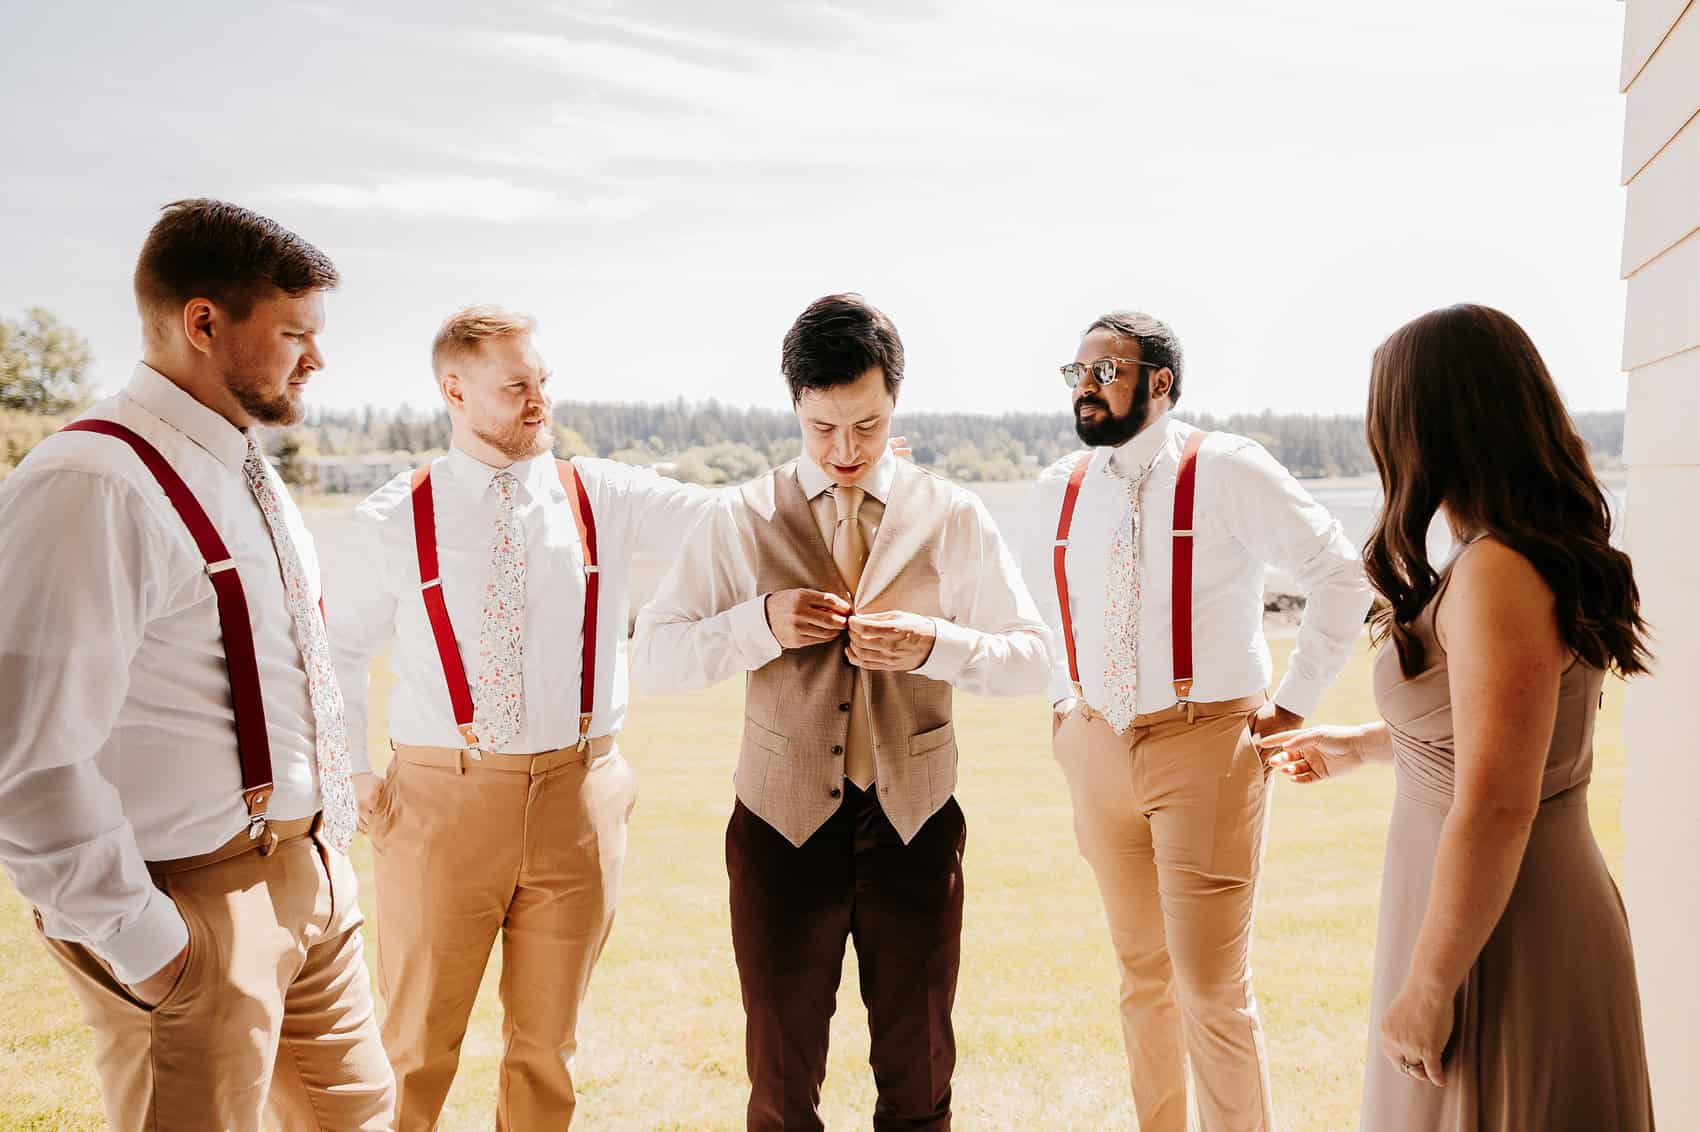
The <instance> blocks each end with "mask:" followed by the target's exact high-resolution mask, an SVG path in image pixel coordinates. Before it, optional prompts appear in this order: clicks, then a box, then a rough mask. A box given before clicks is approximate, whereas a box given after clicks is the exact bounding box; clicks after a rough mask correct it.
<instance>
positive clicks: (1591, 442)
mask: <svg viewBox="0 0 1700 1132" xmlns="http://www.w3.org/2000/svg"><path fill="white" fill-rule="evenodd" d="M1180 415H1181V416H1182V417H1183V418H1184V419H1186V420H1187V421H1189V422H1190V423H1192V424H1196V425H1198V426H1199V427H1201V428H1208V429H1218V430H1223V431H1227V432H1232V433H1237V434H1239V435H1241V436H1249V437H1251V438H1252V439H1254V440H1256V441H1257V442H1258V443H1260V444H1262V445H1263V446H1264V447H1265V448H1267V449H1269V451H1270V453H1271V454H1272V455H1273V456H1274V457H1275V459H1277V460H1278V461H1280V462H1281V463H1282V464H1283V465H1285V466H1286V467H1287V468H1289V469H1291V470H1292V472H1293V474H1295V475H1298V476H1301V477H1306V478H1314V477H1318V476H1355V475H1366V474H1369V473H1372V472H1374V470H1375V466H1374V464H1373V463H1372V462H1371V460H1370V455H1369V446H1368V444H1367V442H1366V441H1365V439H1364V424H1363V418H1362V417H1349V416H1319V415H1306V414H1297V413H1274V412H1270V411H1264V412H1261V413H1233V414H1229V415H1225V416H1217V415H1213V414H1209V413H1198V414H1193V413H1182V414H1180ZM1575 420H1576V425H1577V428H1578V430H1579V431H1580V432H1581V434H1582V437H1583V439H1584V440H1585V441H1586V442H1587V445H1588V448H1589V450H1590V452H1592V454H1593V457H1594V461H1595V463H1596V465H1597V466H1599V467H1602V468H1606V467H1615V466H1617V465H1619V464H1621V462H1622V458H1623V414H1622V413H1621V412H1593V413H1578V414H1575ZM304 428H305V429H306V430H307V431H308V432H309V433H310V434H311V439H310V441H309V444H310V446H311V447H312V449H313V450H315V451H316V452H318V453H319V454H322V455H338V454H359V453H366V452H387V451H397V452H425V451H434V450H441V449H445V448H447V447H448V443H449V422H448V415H447V414H446V413H444V412H442V411H440V410H439V411H437V412H434V413H423V412H418V411H415V410H411V409H407V408H402V409H399V410H394V411H390V410H384V409H378V408H374V407H371V406H368V407H367V408H364V409H359V410H353V411H332V410H317V411H314V412H313V413H311V414H310V415H309V417H308V420H307V424H306V425H305V426H304ZM894 431H896V432H897V433H900V434H902V435H904V436H906V437H907V438H908V440H909V443H910V446H911V447H912V448H913V449H914V452H915V460H916V462H917V463H919V464H921V465H922V466H924V467H929V468H932V469H934V470H936V471H938V472H940V473H942V474H944V475H948V476H950V477H951V478H952V479H958V480H970V481H986V480H1016V479H1025V478H1029V477H1032V476H1035V475H1037V474H1038V473H1039V471H1040V470H1041V469H1043V468H1045V467H1046V466H1048V465H1049V464H1051V463H1053V462H1054V461H1056V460H1057V459H1059V458H1060V457H1062V456H1064V455H1066V454H1067V453H1069V452H1073V451H1075V450H1077V449H1078V448H1079V447H1080V441H1079V439H1078V438H1077V437H1076V436H1075V433H1074V425H1073V422H1072V421H1071V419H1070V418H1069V416H1068V415H1067V414H1066V413H1004V414H998V415H987V414H979V413H899V414H898V415H897V418H896V421H895V430H894ZM555 433H556V451H557V452H558V453H560V454H561V455H583V454H592V455H601V456H608V457H611V458H613V459H616V460H622V461H625V462H626V463H632V464H663V465H669V466H670V467H669V470H670V471H671V472H672V474H674V475H675V476H677V477H679V478H680V479H686V480H691V481H693V482H697V483H738V482H741V481H743V480H746V479H748V478H750V477H751V476H753V475H755V474H757V473H758V472H760V471H762V470H763V469H765V468H769V467H772V466H773V465H774V464H777V463H781V462H783V461H785V460H788V459H790V458H791V457H792V456H795V455H796V454H797V451H798V449H799V447H800V442H799V440H798V438H797V421H796V418H795V417H794V416H793V415H792V414H791V413H788V412H785V411H783V410H778V409H766V408H737V407H734V406H730V405H722V404H720V403H719V402H716V401H708V402H706V403H697V404H693V403H691V402H687V401H685V400H683V399H680V400H677V401H669V402H664V403H661V404H637V403H627V402H612V401H609V402H585V401H567V402H561V403H560V404H558V405H556V406H555Z"/></svg>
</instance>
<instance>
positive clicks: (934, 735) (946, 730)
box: [909, 723, 956, 755]
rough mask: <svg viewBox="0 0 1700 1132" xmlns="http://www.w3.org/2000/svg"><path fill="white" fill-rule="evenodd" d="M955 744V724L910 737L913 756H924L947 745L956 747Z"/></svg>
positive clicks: (910, 749)
mask: <svg viewBox="0 0 1700 1132" xmlns="http://www.w3.org/2000/svg"><path fill="white" fill-rule="evenodd" d="M955 742H956V727H955V725H954V724H950V723H946V724H944V725H943V726H941V727H935V728H933V729H932V730H931V731H923V732H921V733H920V734H919V735H912V736H910V738H909V753H910V754H911V755H924V754H927V753H928V752H929V751H936V750H938V749H939V748H940V747H943V746H945V745H947V744H950V745H954V744H955Z"/></svg>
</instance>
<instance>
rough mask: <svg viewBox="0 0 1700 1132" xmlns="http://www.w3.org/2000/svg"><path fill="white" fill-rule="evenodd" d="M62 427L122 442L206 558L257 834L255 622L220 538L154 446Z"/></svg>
mask: <svg viewBox="0 0 1700 1132" xmlns="http://www.w3.org/2000/svg"><path fill="white" fill-rule="evenodd" d="M61 431H63V432H93V433H99V434H100V435H102V436H110V437H113V438H115V439H118V440H122V441H123V442H124V443H126V444H128V445H129V446H130V447H131V448H132V449H134V450H135V453H136V455H137V456H139V457H141V460H142V463H143V464H144V465H145V466H146V467H147V469H148V471H149V472H151V473H152V474H153V478H154V479H155V480H156V481H157V482H158V483H159V486H160V489H161V490H162V491H164V492H165V498H166V499H168V500H169V501H170V502H171V506H172V508H173V509H174V510H176V512H177V515H178V517H179V518H181V519H182V520H183V525H184V526H185V527H187V528H188V529H189V536H190V537H191V538H193V539H194V540H195V546H196V548H197V549H199V550H200V552H201V557H202V558H203V559H205V560H206V571H207V580H208V581H209V582H211V583H212V588H213V593H214V595H216V596H217V598H218V628H219V633H220V634H221V635H222V636H223V638H224V666H225V671H226V672H227V673H228V674H229V677H230V706H231V711H232V713H233V714H234V715H235V717H236V751H237V756H238V758H239V759H240V760H241V763H242V801H243V803H244V804H245V805H246V806H247V808H248V819H249V833H250V836H255V837H257V836H259V833H260V830H261V828H262V827H263V825H264V822H265V816H266V803H267V802H269V801H270V800H271V796H272V752H271V742H270V740H269V739H267V737H266V707H265V700H264V699H263V698H262V696H261V695H260V669H259V665H258V664H257V663H256V662H255V660H254V626H253V623H252V622H250V621H249V620H248V599H247V598H246V597H245V596H244V595H243V593H242V579H241V578H240V577H239V576H238V575H237V573H236V563H235V562H233V561H232V560H231V557H230V551H229V550H227V549H225V545H224V540H223V539H221V538H219V536H218V530H217V529H216V528H215V527H214V526H213V524H212V520H211V519H209V518H208V517H207V513H206V511H205V510H204V509H203V508H202V507H201V505H200V502H199V501H197V500H196V499H195V496H194V493H193V492H191V491H190V490H189V485H188V484H186V483H184V482H183V477H182V476H179V475H178V474H177V471H176V469H174V468H173V467H172V466H171V465H170V464H168V463H166V461H165V457H164V456H161V455H160V454H159V449H157V448H155V447H154V446H153V445H152V444H149V443H148V442H147V441H146V440H143V439H142V438H141V437H140V436H138V435H137V434H136V433H134V432H132V431H131V430H130V429H128V428H126V427H125V426H123V425H121V424H119V423H118V422H117V421H108V420H95V419H87V420H80V421H72V422H71V423H70V424H68V425H66V426H65V427H64V428H63V429H62V430H61Z"/></svg>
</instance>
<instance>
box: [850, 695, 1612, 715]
mask: <svg viewBox="0 0 1700 1132" xmlns="http://www.w3.org/2000/svg"><path fill="white" fill-rule="evenodd" d="M1600 698H1601V699H1602V700H1603V699H1605V693H1603V692H1602V693H1600ZM838 710H839V711H849V710H850V705H849V704H839V705H838Z"/></svg>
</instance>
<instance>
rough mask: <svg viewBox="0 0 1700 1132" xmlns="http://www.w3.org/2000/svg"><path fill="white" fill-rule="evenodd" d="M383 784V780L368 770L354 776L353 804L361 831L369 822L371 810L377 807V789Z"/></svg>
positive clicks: (380, 788)
mask: <svg viewBox="0 0 1700 1132" xmlns="http://www.w3.org/2000/svg"><path fill="white" fill-rule="evenodd" d="M383 786H384V780H383V779H381V778H379V777H378V776H377V775H375V774H373V773H371V772H370V771H367V772H366V773H365V774H357V775H355V776H354V806H355V810H356V819H357V822H358V824H359V826H360V832H361V833H365V832H366V827H367V826H368V825H369V824H371V821H372V811H373V810H375V809H377V808H378V791H380V790H382V789H383Z"/></svg>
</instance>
